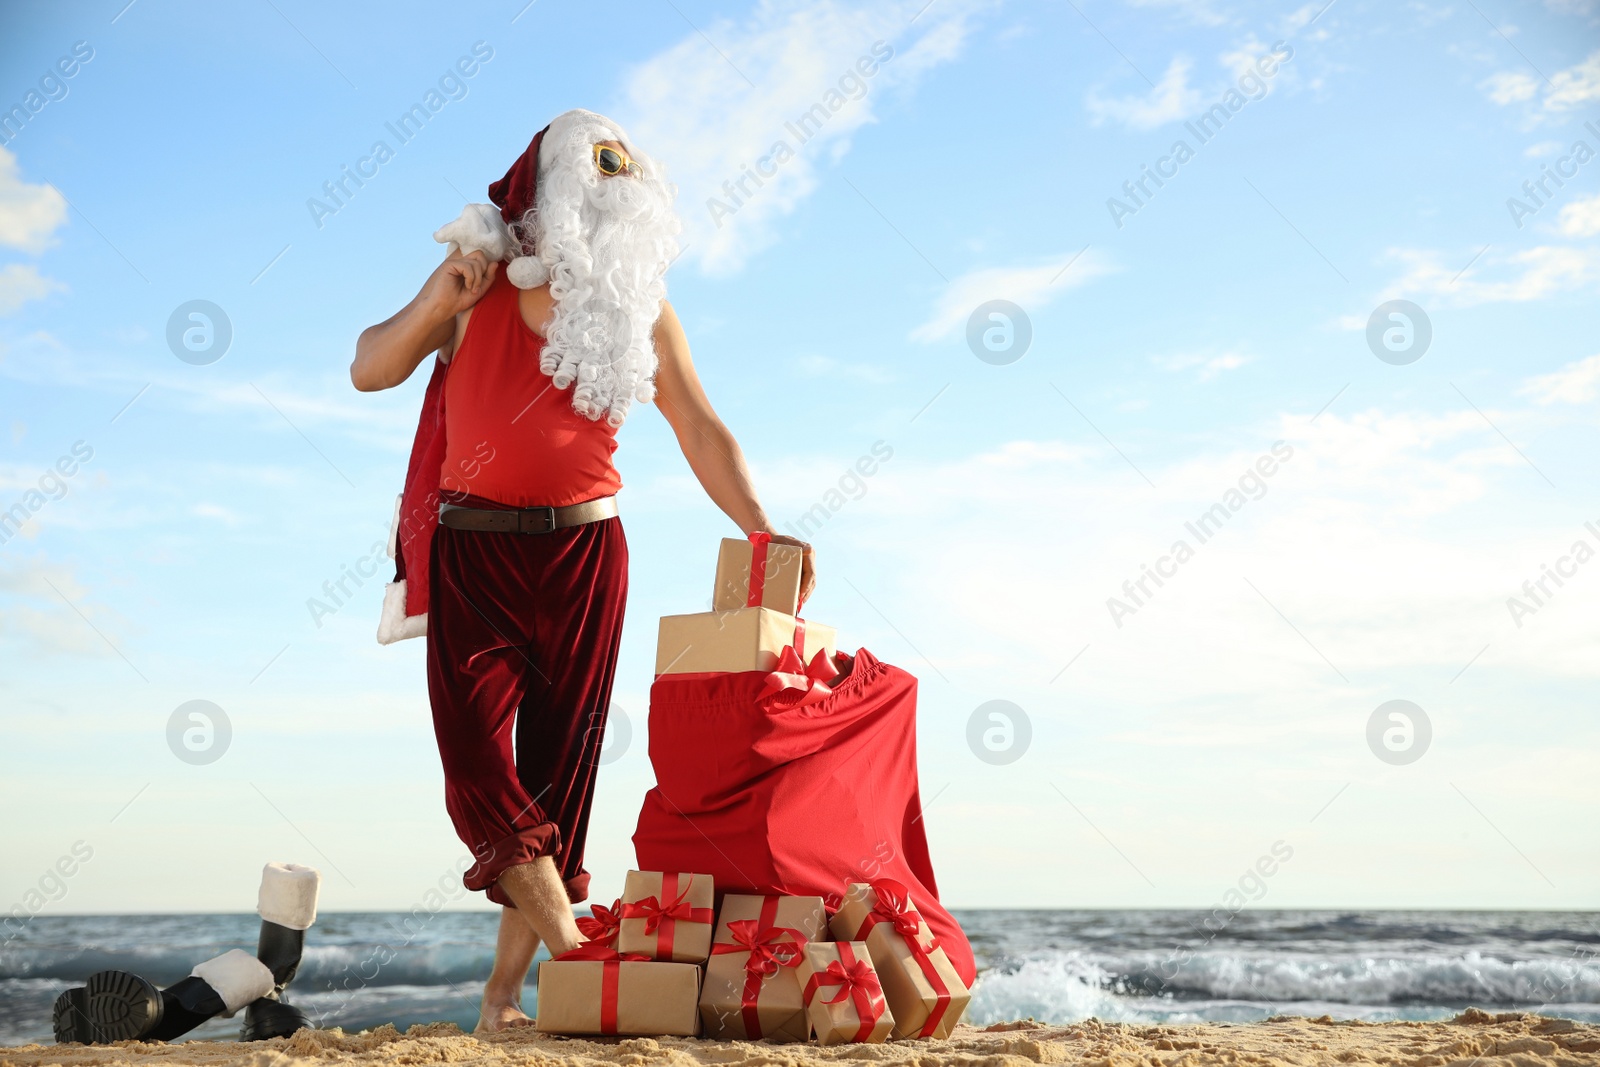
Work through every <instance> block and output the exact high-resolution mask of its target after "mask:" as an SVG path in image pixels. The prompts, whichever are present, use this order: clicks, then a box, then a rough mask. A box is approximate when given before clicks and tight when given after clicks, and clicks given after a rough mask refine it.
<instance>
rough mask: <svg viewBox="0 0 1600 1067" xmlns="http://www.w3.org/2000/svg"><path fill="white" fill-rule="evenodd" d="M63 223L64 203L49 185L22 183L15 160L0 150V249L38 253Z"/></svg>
mask: <svg viewBox="0 0 1600 1067" xmlns="http://www.w3.org/2000/svg"><path fill="white" fill-rule="evenodd" d="M66 220H67V202H66V201H65V200H64V199H62V197H61V194H60V193H58V192H56V191H55V189H54V188H53V187H52V186H49V185H30V184H28V183H27V182H25V181H23V180H22V174H21V172H20V171H19V170H18V169H17V157H16V156H14V155H12V154H11V153H10V152H8V151H7V150H6V149H4V148H0V246H4V247H7V248H20V249H21V250H22V251H24V252H35V253H37V252H42V251H44V249H45V248H47V247H49V245H50V243H51V240H52V238H53V236H54V234H55V232H56V230H57V229H58V228H59V227H60V226H61V224H62V223H63V222H65V221H66Z"/></svg>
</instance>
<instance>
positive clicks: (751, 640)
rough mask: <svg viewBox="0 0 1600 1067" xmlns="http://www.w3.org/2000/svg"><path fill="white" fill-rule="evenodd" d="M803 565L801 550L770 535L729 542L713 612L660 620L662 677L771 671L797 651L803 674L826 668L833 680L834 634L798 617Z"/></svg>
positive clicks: (720, 564) (721, 559)
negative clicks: (811, 670) (809, 668)
mask: <svg viewBox="0 0 1600 1067" xmlns="http://www.w3.org/2000/svg"><path fill="white" fill-rule="evenodd" d="M803 562H804V558H803V553H802V551H801V550H800V549H799V548H796V547H795V546H793V545H783V544H774V543H772V542H771V541H770V540H768V538H767V535H766V534H751V535H750V538H749V540H744V541H741V540H736V539H734V538H727V539H725V540H724V541H723V542H722V546H721V548H720V549H719V551H718V552H717V574H716V583H715V585H714V587H713V591H712V596H711V610H710V611H704V612H698V613H696V614H693V615H667V616H664V617H663V618H662V619H661V629H660V632H659V635H658V638H657V641H656V674H657V675H663V674H698V673H704V672H713V673H715V672H736V671H771V670H775V669H777V668H778V667H779V666H780V665H781V664H782V663H783V661H784V659H785V655H784V654H785V652H786V651H789V650H792V652H793V654H794V656H795V658H796V659H798V661H799V662H800V664H802V665H803V667H811V666H813V665H816V667H817V668H821V667H822V666H823V665H827V669H826V674H827V676H828V677H832V676H833V673H834V672H833V670H832V666H831V665H832V663H833V658H834V654H835V652H837V651H838V649H837V644H836V635H835V632H834V629H833V627H831V626H824V625H822V624H821V623H818V622H814V621H811V620H806V621H801V620H800V618H799V617H798V616H799V610H800V574H801V567H802V564H803Z"/></svg>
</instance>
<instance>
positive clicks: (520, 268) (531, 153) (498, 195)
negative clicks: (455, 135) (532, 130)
mask: <svg viewBox="0 0 1600 1067" xmlns="http://www.w3.org/2000/svg"><path fill="white" fill-rule="evenodd" d="M548 132H550V127H549V126H546V127H545V128H544V129H542V130H540V131H539V132H538V133H536V134H534V135H533V140H532V141H530V142H528V147H527V148H526V149H525V150H524V151H523V153H522V155H520V156H518V157H517V161H516V162H515V163H513V164H511V169H510V170H508V171H506V173H505V177H503V178H501V179H500V180H499V181H497V182H495V183H494V184H493V185H491V186H489V202H490V203H492V204H493V205H494V206H495V207H497V208H499V209H500V221H501V222H503V223H504V224H505V225H506V226H507V227H508V228H511V232H512V233H513V234H515V235H517V236H515V237H514V238H513V242H512V243H513V246H515V247H517V250H518V251H519V252H521V255H518V256H516V257H515V258H513V259H512V260H511V265H510V266H509V267H507V268H506V277H507V278H509V279H511V284H512V285H515V286H516V287H517V288H518V289H532V288H535V287H536V286H539V285H543V284H544V283H545V282H546V281H548V280H549V278H550V271H549V270H548V268H546V267H545V265H544V264H543V263H541V262H540V261H539V259H538V257H537V256H536V255H535V249H534V247H533V237H532V235H531V234H527V233H524V232H522V231H521V229H520V226H519V224H520V223H521V222H522V217H523V216H524V215H526V214H527V213H528V210H529V209H530V208H532V207H533V206H534V205H535V204H536V203H537V202H538V193H539V149H540V147H541V145H543V143H544V135H545V134H546V133H548Z"/></svg>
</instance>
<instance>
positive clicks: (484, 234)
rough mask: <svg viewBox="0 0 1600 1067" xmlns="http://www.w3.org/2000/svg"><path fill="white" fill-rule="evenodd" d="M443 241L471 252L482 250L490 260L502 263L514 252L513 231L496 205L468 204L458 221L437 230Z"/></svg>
mask: <svg viewBox="0 0 1600 1067" xmlns="http://www.w3.org/2000/svg"><path fill="white" fill-rule="evenodd" d="M433 239H434V240H435V241H438V242H439V243H440V244H442V245H444V244H447V245H449V246H450V247H451V248H455V249H460V250H461V254H462V255H466V254H467V253H468V252H482V253H483V254H484V255H486V256H488V257H489V260H490V262H496V263H497V262H499V261H500V260H502V259H504V258H506V254H507V253H508V252H510V251H511V233H510V231H509V230H507V229H506V224H505V223H504V222H502V221H500V209H499V208H497V207H495V206H494V205H493V204H468V205H467V206H466V207H464V208H462V209H461V214H460V215H459V216H458V217H457V218H456V220H455V221H454V222H447V223H445V224H444V225H443V226H440V227H439V228H438V229H437V230H434V231H433Z"/></svg>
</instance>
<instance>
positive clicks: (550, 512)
mask: <svg viewBox="0 0 1600 1067" xmlns="http://www.w3.org/2000/svg"><path fill="white" fill-rule="evenodd" d="M534 516H538V517H539V519H540V521H541V523H542V524H543V525H542V527H540V528H531V527H530V525H529V521H528V520H529V519H531V518H533V517H534ZM555 528H556V509H555V508H553V507H537V508H522V509H521V510H520V511H519V512H518V519H517V531H518V532H519V533H525V534H546V533H551V532H553V531H554V530H555Z"/></svg>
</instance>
